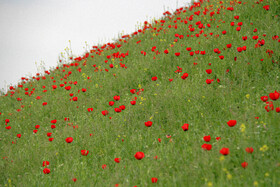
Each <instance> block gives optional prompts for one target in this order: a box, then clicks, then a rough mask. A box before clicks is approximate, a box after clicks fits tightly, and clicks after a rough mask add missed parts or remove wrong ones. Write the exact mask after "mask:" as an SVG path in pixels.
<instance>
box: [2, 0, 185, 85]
mask: <svg viewBox="0 0 280 187" xmlns="http://www.w3.org/2000/svg"><path fill="white" fill-rule="evenodd" d="M189 2H190V0H0V89H3V88H4V89H5V90H6V88H7V86H9V85H11V84H12V85H15V84H16V83H17V82H18V81H20V78H21V77H24V76H31V75H32V76H34V75H35V74H36V73H37V72H42V69H38V68H39V66H40V64H41V63H42V62H43V63H44V64H45V65H44V66H45V67H46V69H49V68H50V67H55V66H57V62H58V57H59V56H60V55H61V52H65V51H64V50H65V48H66V47H69V48H70V45H69V40H71V49H72V52H73V54H74V55H75V56H79V55H82V53H83V52H84V51H85V46H86V44H85V42H87V43H88V45H89V46H92V45H97V44H104V43H108V42H112V39H113V38H117V36H118V35H119V34H120V33H122V32H123V34H131V33H132V32H134V31H136V30H137V29H138V28H137V27H136V25H139V24H140V23H143V22H144V21H146V20H147V21H148V20H151V19H152V18H154V17H155V18H160V17H161V16H162V13H163V12H164V11H166V10H169V11H171V10H176V8H180V7H182V6H187V5H188V3H189ZM35 62H37V66H36V64H35Z"/></svg>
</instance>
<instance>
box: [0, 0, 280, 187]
mask: <svg viewBox="0 0 280 187" xmlns="http://www.w3.org/2000/svg"><path fill="white" fill-rule="evenodd" d="M279 7H280V5H279V2H278V1H260V0H259V1H256V2H253V1H228V0H225V1H209V2H207V1H204V2H203V1H200V2H197V3H193V5H192V6H190V7H182V8H180V9H177V10H176V11H175V12H174V13H170V12H165V13H164V16H163V17H162V18H161V19H159V20H154V21H153V22H152V23H148V22H145V23H144V26H143V28H141V29H139V30H138V31H135V32H134V33H132V34H130V35H125V36H122V37H121V38H119V39H116V41H115V43H108V44H104V45H102V46H93V48H92V49H91V50H90V51H88V52H86V53H85V54H84V55H82V56H80V57H69V59H70V61H71V62H70V63H66V62H63V61H62V62H61V63H62V64H61V66H58V67H56V68H54V69H52V70H50V71H46V72H45V74H44V75H40V74H37V75H36V76H34V77H29V78H24V77H23V78H22V82H20V83H19V84H18V85H16V86H12V87H10V91H9V92H8V93H6V95H3V96H2V97H1V98H0V103H1V105H0V112H1V115H0V122H1V130H0V136H1V137H0V148H1V150H2V151H1V156H2V158H3V159H1V160H0V174H1V175H0V182H1V185H3V186H4V185H5V186H7V185H8V186H11V185H17V186H18V185H20V186H37V185H38V186H64V185H67V186H68V185H78V186H85V185H88V186H114V185H116V186H118V185H119V186H135V185H137V186H153V185H159V186H203V185H204V186H252V185H254V186H258V185H259V186H277V185H279V182H280V181H279V132H280V131H279V130H280V129H279V117H280V101H279V99H278V98H279V93H280V86H279V85H280V79H279V70H280V66H279V63H280V57H279V50H280V47H279V45H280V38H279V36H278V35H279V33H280V27H279ZM69 59H67V61H69ZM63 63H64V64H63ZM155 183H156V184H155Z"/></svg>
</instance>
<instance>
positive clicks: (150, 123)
mask: <svg viewBox="0 0 280 187" xmlns="http://www.w3.org/2000/svg"><path fill="white" fill-rule="evenodd" d="M152 124H153V122H151V121H147V122H145V126H146V127H151V126H152Z"/></svg>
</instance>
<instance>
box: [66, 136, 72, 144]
mask: <svg viewBox="0 0 280 187" xmlns="http://www.w3.org/2000/svg"><path fill="white" fill-rule="evenodd" d="M65 141H66V142H67V143H71V142H73V138H72V137H68V138H66V139H65Z"/></svg>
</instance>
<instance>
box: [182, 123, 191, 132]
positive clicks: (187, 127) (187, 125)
mask: <svg viewBox="0 0 280 187" xmlns="http://www.w3.org/2000/svg"><path fill="white" fill-rule="evenodd" d="M182 129H183V130H184V131H187V130H189V124H187V123H185V124H184V125H183V126H182Z"/></svg>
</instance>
